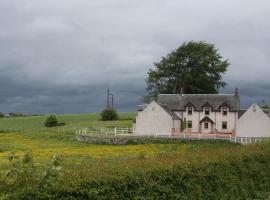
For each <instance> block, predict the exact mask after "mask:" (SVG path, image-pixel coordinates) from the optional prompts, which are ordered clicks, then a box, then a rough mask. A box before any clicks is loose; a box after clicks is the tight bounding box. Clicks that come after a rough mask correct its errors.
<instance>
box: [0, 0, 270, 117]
mask: <svg viewBox="0 0 270 200" xmlns="http://www.w3.org/2000/svg"><path fill="white" fill-rule="evenodd" d="M269 8H270V3H269V1H267V0H259V1H253V0H245V1H244V0H239V1H233V0H227V1H225V0H217V1H210V0H206V1H196V0H190V1H184V0H180V1H179V0H170V1H161V0H149V1H142V0H130V1H126V0H103V1H87V0H58V1H53V0H29V1H19V0H0V27H1V29H0V44H1V45H0V78H1V80H0V92H1V95H0V96H1V97H0V111H4V112H15V111H23V112H28V113H34V112H37V113H46V112H53V113H54V112H57V113H71V112H93V111H99V110H101V109H102V108H103V107H104V105H105V104H106V99H105V98H104V97H105V96H104V93H106V88H108V87H110V88H111V89H112V91H113V92H114V93H115V96H116V103H117V107H118V108H119V109H120V110H136V106H137V104H139V103H140V96H142V95H144V94H145V91H144V87H145V82H144V80H145V78H146V75H147V71H148V70H149V68H151V67H152V66H153V64H152V63H153V62H156V61H159V60H160V58H161V57H162V56H164V55H166V54H167V53H169V52H170V51H171V50H173V49H175V48H177V47H178V46H180V45H181V44H182V43H183V42H185V41H189V40H205V41H208V42H210V43H214V44H216V47H217V48H218V49H220V53H221V54H222V55H223V56H224V58H228V59H229V61H230V62H231V67H230V69H229V70H228V72H227V73H226V74H225V76H224V79H225V81H226V82H227V83H228V86H227V87H226V88H225V89H223V90H222V92H232V91H234V88H235V87H238V88H239V90H240V92H241V95H242V102H243V106H246V105H248V104H249V103H251V102H252V101H258V102H260V101H262V100H265V101H268V102H270V94H269V87H268V86H269V85H270V80H269V75H268V74H270V68H269V67H268V63H269V61H270V56H269V55H270V48H269V45H268V44H269V40H270V37H269V35H270V25H269V23H268V19H269V18H270V13H269Z"/></svg>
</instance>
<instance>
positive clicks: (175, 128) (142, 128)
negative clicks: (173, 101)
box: [133, 101, 180, 135]
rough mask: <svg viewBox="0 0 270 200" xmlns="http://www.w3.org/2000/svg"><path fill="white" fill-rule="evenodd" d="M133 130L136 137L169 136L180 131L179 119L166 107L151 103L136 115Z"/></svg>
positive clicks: (154, 102)
mask: <svg viewBox="0 0 270 200" xmlns="http://www.w3.org/2000/svg"><path fill="white" fill-rule="evenodd" d="M133 129H134V133H135V134H137V135H171V134H172V133H173V132H179V131H180V118H179V116H177V115H176V114H175V113H174V112H171V111H170V109H169V108H167V106H166V105H163V104H159V103H157V102H156V101H153V102H152V103H150V104H149V105H145V106H144V107H143V108H142V109H141V111H140V112H139V113H138V116H137V117H136V123H135V124H134V127H133Z"/></svg>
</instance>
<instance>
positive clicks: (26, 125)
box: [0, 112, 136, 131]
mask: <svg viewBox="0 0 270 200" xmlns="http://www.w3.org/2000/svg"><path fill="white" fill-rule="evenodd" d="M135 116H136V113H128V112H126V113H120V114H119V117H120V119H119V120H118V121H112V122H111V121H109V122H104V121H100V116H99V114H97V113H93V114H72V115H71V114H70V115H57V119H58V120H59V122H65V123H66V126H64V127H59V129H61V128H62V129H63V128H65V129H72V128H84V127H92V128H104V127H108V128H110V127H114V126H121V127H131V125H132V119H134V118H135ZM47 117H48V116H47V115H45V116H31V117H17V118H1V119H0V130H1V131H9V130H10V131H14V130H15V131H32V130H39V129H42V130H44V129H45V127H44V121H45V119H46V118H47Z"/></svg>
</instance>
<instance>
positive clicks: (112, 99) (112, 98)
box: [110, 94, 114, 108]
mask: <svg viewBox="0 0 270 200" xmlns="http://www.w3.org/2000/svg"><path fill="white" fill-rule="evenodd" d="M110 96H111V97H112V108H113V107H114V97H113V94H110Z"/></svg>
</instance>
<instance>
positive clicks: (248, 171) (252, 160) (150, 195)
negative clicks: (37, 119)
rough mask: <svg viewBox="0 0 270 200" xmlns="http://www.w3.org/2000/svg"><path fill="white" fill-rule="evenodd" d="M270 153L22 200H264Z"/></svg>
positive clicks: (27, 194)
mask: <svg viewBox="0 0 270 200" xmlns="http://www.w3.org/2000/svg"><path fill="white" fill-rule="evenodd" d="M268 148H269V146H267V147H266V149H263V148H262V149H261V150H258V151H257V152H252V153H249V154H239V155H233V156H226V157H220V158H217V159H215V160H211V159H210V161H209V160H208V161H205V162H203V161H195V162H192V163H184V164H182V165H176V166H165V167H162V168H155V169H154V170H150V171H147V170H146V171H140V170H138V171H136V170H133V171H130V172H129V173H128V174H123V175H122V176H116V175H115V176H114V175H112V176H111V177H101V178H99V179H94V180H85V179H84V178H83V177H81V178H77V179H74V180H72V182H71V181H69V180H71V179H67V180H65V179H61V180H59V181H58V182H57V183H56V184H54V186H53V187H49V188H46V189H42V190H39V191H37V190H34V189H33V190H30V191H24V193H23V198H22V196H21V199H36V200H41V199H65V200H75V199H80V200H83V199H91V200H92V199H97V200H98V199H102V200H103V199H104V200H105V199H108V200H113V199H136V200H139V199H164V200H165V199H173V200H175V199H183V200H190V199H205V200H206V199H207V200H212V199H213V200H214V199H224V200H225V199H234V200H237V199H243V200H246V199H264V200H265V199H267V197H268V196H269V193H268V192H269V190H270V154H269V152H270V151H269V150H268ZM14 193H16V190H14ZM14 197H15V194H14ZM16 198H17V197H16ZM16 198H14V199H16ZM0 199H1V198H0ZM18 199H20V198H18Z"/></svg>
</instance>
